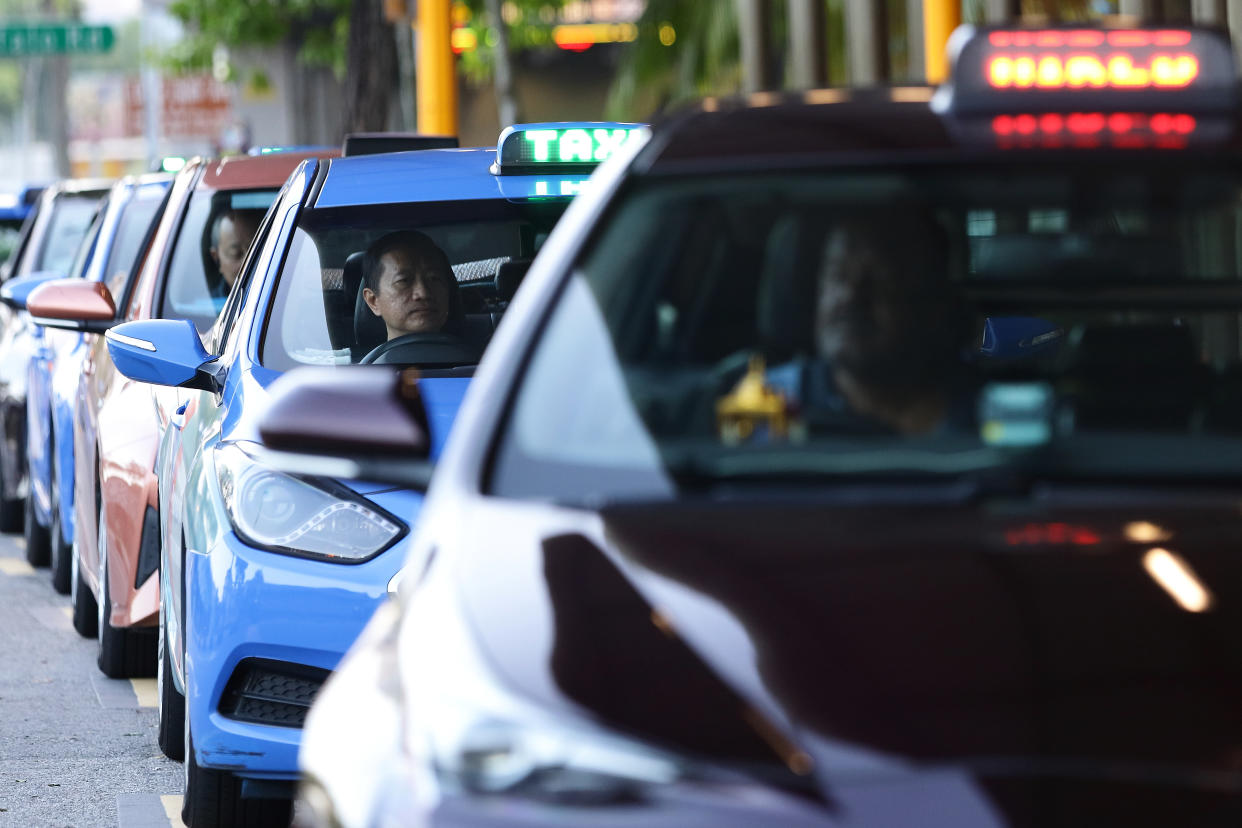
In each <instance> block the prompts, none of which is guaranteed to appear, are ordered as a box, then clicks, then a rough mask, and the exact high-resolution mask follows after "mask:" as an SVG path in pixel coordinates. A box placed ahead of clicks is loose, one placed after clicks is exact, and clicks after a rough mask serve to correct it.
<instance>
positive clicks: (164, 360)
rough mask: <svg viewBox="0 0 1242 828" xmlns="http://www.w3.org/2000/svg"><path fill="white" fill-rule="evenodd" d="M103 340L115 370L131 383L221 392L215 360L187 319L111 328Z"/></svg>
mask: <svg viewBox="0 0 1242 828" xmlns="http://www.w3.org/2000/svg"><path fill="white" fill-rule="evenodd" d="M104 339H105V340H107V343H108V354H109V355H110V356H111V357H112V363H113V364H114V365H115V366H116V369H117V370H118V371H120V372H121V373H122V374H124V375H125V376H127V377H129V378H130V379H132V380H138V381H139V382H149V383H152V384H153V385H168V386H180V387H182V388H200V389H202V390H204V391H218V390H219V388H220V381H219V375H218V373H217V370H216V368H217V366H216V365H215V357H214V356H212V355H211V354H209V353H207V349H206V348H204V347H203V341H202V340H201V339H199V336H198V329H197V328H195V327H194V323H193V322H191V321H189V320H188V319H144V320H142V321H140V322H126V323H125V324H123V325H117V326H116V327H114V328H110V329H109V330H108V331H107V333H105V334H104ZM209 363H210V364H209Z"/></svg>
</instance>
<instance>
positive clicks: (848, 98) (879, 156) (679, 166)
mask: <svg viewBox="0 0 1242 828" xmlns="http://www.w3.org/2000/svg"><path fill="white" fill-rule="evenodd" d="M931 98H932V90H931V89H930V88H928V87H892V88H881V89H815V90H808V91H805V92H800V93H756V94H753V95H749V96H742V97H736V98H724V99H717V98H707V99H705V100H703V101H702V102H700V103H699V104H698V105H696V106H694V107H692V108H689V109H686V110H683V111H681V112H679V113H676V114H675V115H673V116H670V117H669V118H667V119H666V120H664V121H663V122H661V123H659V124H657V125H655V127H654V128H653V133H654V134H653V137H652V140H651V142H650V143H649V144H648V146H647V147H645V148H644V149H643V151H642V152H641V153H640V155H639V157H638V159H636V162H635V170H636V171H637V172H640V173H652V174H666V173H667V174H678V173H694V172H710V171H713V170H718V171H719V170H738V171H741V170H748V169H780V168H786V169H788V168H796V167H799V166H808V165H830V166H832V165H841V164H851V165H856V164H867V163H874V162H885V161H887V162H893V161H903V160H910V161H914V160H919V159H923V160H931V159H935V160H944V161H955V160H956V161H963V160H977V159H980V158H983V157H989V156H990V157H994V158H1004V159H1007V160H1009V161H1013V160H1016V159H1018V155H1016V154H1015V152H1020V155H1021V158H1022V159H1023V160H1026V159H1029V158H1032V157H1035V156H1043V157H1045V158H1049V157H1052V156H1056V157H1058V158H1065V157H1066V156H1067V154H1068V155H1077V156H1078V157H1079V158H1088V157H1091V158H1096V159H1102V158H1103V157H1105V156H1107V157H1108V158H1109V159H1112V160H1116V159H1119V158H1135V157H1138V156H1139V155H1141V154H1142V153H1143V150H1134V149H1126V150H1117V149H1113V148H1110V147H1107V146H1103V147H1099V146H1096V147H1090V148H1075V147H1073V146H1072V145H1068V144H1067V145H1065V146H1060V147H1042V148H1041V147H1030V148H1022V149H1021V150H1019V151H1015V150H1013V149H1004V148H1001V147H999V146H998V144H997V142H996V139H995V136H994V135H993V134H992V132H991V131H990V123H991V116H978V115H975V116H970V115H957V114H954V113H952V112H938V111H936V108H935V107H933V105H932V104H931ZM1227 119H1228V120H1229V122H1230V126H1233V125H1234V124H1235V123H1236V122H1237V121H1238V113H1233V114H1231V115H1229V116H1228V118H1227ZM980 126H982V127H983V129H982V131H981V130H980V129H979V127H980ZM1234 133H1235V130H1233V129H1229V130H1224V131H1222V133H1221V137H1220V138H1218V139H1216V140H1211V139H1209V140H1198V141H1197V142H1195V143H1193V144H1190V145H1188V146H1187V147H1186V148H1185V149H1183V150H1181V151H1179V150H1169V149H1158V150H1151V151H1152V152H1157V153H1159V154H1160V155H1162V156H1163V157H1169V156H1170V154H1172V155H1178V154H1181V155H1184V156H1193V155H1199V156H1201V155H1203V154H1205V153H1206V154H1212V153H1221V152H1225V153H1236V152H1237V150H1238V139H1236V138H1235V137H1234Z"/></svg>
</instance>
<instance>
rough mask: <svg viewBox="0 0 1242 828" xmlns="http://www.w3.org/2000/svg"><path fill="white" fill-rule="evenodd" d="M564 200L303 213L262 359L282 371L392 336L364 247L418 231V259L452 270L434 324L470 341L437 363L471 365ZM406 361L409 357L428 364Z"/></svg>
mask: <svg viewBox="0 0 1242 828" xmlns="http://www.w3.org/2000/svg"><path fill="white" fill-rule="evenodd" d="M564 206H565V204H564V202H561V201H556V202H529V203H522V202H515V201H502V200H495V201H472V202H450V203H446V204H415V205H406V206H402V205H386V206H385V207H384V208H383V209H376V208H368V207H362V208H347V209H346V208H334V209H322V210H304V211H303V212H302V214H301V216H300V217H299V220H298V225H297V228H296V229H295V231H294V234H293V238H292V241H291V244H290V248H289V251H288V254H287V256H286V259H285V263H284V266H283V269H282V271H281V273H280V277H279V283H278V285H277V289H276V293H275V300H274V303H273V305H272V308H271V310H270V313H269V316H268V325H267V328H266V332H265V334H264V338H263V342H262V346H261V361H262V363H263V364H264V365H265V366H267V367H269V368H274V369H277V370H287V369H288V368H291V367H293V366H295V365H301V364H327V365H334V364H349V363H355V362H358V361H360V360H362V359H363V358H364V357H366V355H367V354H369V353H371V352H372V351H373V350H375V349H376V348H377V347H378V346H380V345H382V344H383V343H384V342H386V341H387V340H388V338H389V329H388V327H387V322H386V321H385V317H383V315H382V314H380V315H377V314H376V313H375V312H374V311H373V310H372V309H370V308H369V307H368V306H367V305H366V304H365V298H364V289H365V288H366V283H365V278H364V268H363V261H364V258H365V257H364V255H363V254H364V253H365V252H366V251H367V250H368V248H369V247H371V245H373V244H377V243H382V242H381V240H389V239H392V238H395V236H394V234H409V233H414V234H416V236H415V237H414V238H417V239H419V241H418V242H416V244H417V245H418V246H420V251H422V252H420V253H419V254H418V259H419V265H418V266H419V267H422V266H423V265H424V264H426V263H427V262H428V261H430V260H429V259H426V260H425V259H424V253H425V254H426V256H429V257H431V258H435V259H436V261H437V262H439V261H441V258H442V261H443V264H444V269H445V271H446V272H445V273H444V277H443V278H444V280H445V285H446V287H445V294H444V301H445V303H446V304H445V305H444V308H442V310H444V312H445V313H444V317H443V318H442V319H440V320H439V321H438V322H437V323H436V330H437V331H440V332H442V333H445V334H446V335H448V336H451V337H453V338H454V339H456V340H461V341H463V342H465V343H467V344H469V346H470V348H469V353H466V352H465V351H463V352H462V354H461V355H460V356H455V357H452V358H449V357H444V358H443V360H442V361H441V359H440V357H437V360H436V364H438V365H444V366H450V365H465V364H471V365H472V364H473V363H474V362H477V359H478V354H479V353H481V352H482V347H483V346H485V345H486V342H487V339H488V338H489V337H490V334H491V330H492V329H493V327H494V325H495V323H496V321H497V320H498V319H499V317H500V315H501V314H502V313H503V311H504V308H505V307H506V306H507V303H508V299H509V296H511V293H512V291H511V287H512V286H515V285H516V282H517V281H518V280H520V278H521V275H522V274H523V273H524V272H525V267H526V265H528V264H529V261H530V259H531V257H533V256H534V254H535V252H536V250H537V249H538V247H539V245H540V244H542V242H543V240H544V239H545V238H546V237H547V234H548V232H549V231H550V230H551V228H552V225H553V224H554V223H555V222H556V219H557V218H559V216H560V214H561V212H562V211H563V210H564ZM402 238H411V237H410V236H404V237H402ZM381 258H382V257H381ZM434 270H436V271H437V274H438V273H439V271H440V267H439V266H438V265H437V266H436V267H435V268H434ZM403 278H404V277H403ZM436 278H440V276H439V275H437V276H436ZM449 280H451V283H450V282H449ZM506 285H508V286H509V287H506ZM450 306H451V307H452V311H451V313H450V312H449V307H450ZM450 316H451V318H449V317H450ZM441 325H442V327H441ZM424 353H426V352H424ZM410 359H411V360H413V361H414V362H411V363H406V364H414V363H417V364H426V365H430V364H431V363H424V362H422V361H419V360H417V359H416V355H412V356H411V357H410ZM401 361H403V362H404V358H402V360H401Z"/></svg>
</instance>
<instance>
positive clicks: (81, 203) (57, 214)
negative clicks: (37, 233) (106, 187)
mask: <svg viewBox="0 0 1242 828" xmlns="http://www.w3.org/2000/svg"><path fill="white" fill-rule="evenodd" d="M98 204H99V195H97V194H94V195H81V196H78V195H62V196H60V197H59V198H57V199H56V201H55V202H54V203H53V207H52V217H51V220H50V223H49V225H48V229H47V234H46V235H45V236H44V237H43V246H42V247H41V248H40V249H39V251H38V253H37V255H36V256H35V260H34V263H33V264H32V266H31V267H30V269H29V271H28V272H30V273H36V272H39V271H49V272H52V273H60V274H62V275H63V274H68V273H69V267H70V265H71V264H72V263H73V257H74V255H75V254H76V253H77V251H78V245H79V244H81V242H82V239H83V238H85V237H86V231H87V229H88V228H89V227H90V224H91V219H92V218H94V216H95V208H96V206H97V205H98Z"/></svg>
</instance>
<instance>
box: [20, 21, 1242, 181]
mask: <svg viewBox="0 0 1242 828" xmlns="http://www.w3.org/2000/svg"><path fill="white" fill-rule="evenodd" d="M1117 14H1126V15H1133V16H1136V17H1142V18H1145V19H1148V20H1155V21H1163V22H1169V23H1174V22H1188V21H1196V22H1207V23H1216V24H1219V25H1227V24H1229V23H1230V22H1235V21H1242V2H1239V0H1060V2H1056V0H1046V1H1045V0H948V1H947V2H946V0H356V2H350V1H349V0H171V2H170V1H169V0H0V185H10V186H11V185H14V184H20V183H25V182H31V181H47V180H51V179H53V178H57V177H62V176H65V175H72V176H78V177H81V176H105V177H114V176H117V175H121V174H124V173H130V172H139V171H142V170H147V169H151V168H152V167H153V166H159V165H160V164H161V163H163V159H165V158H176V157H188V156H191V155H195V154H199V153H220V152H224V153H229V152H245V151H247V150H248V149H250V148H254V147H263V146H279V145H305V144H331V145H335V144H338V143H339V142H340V139H341V137H342V135H343V134H344V133H346V132H351V131H375V130H382V129H395V130H407V131H412V130H419V131H422V132H427V133H441V134H443V133H457V134H459V135H460V136H461V140H462V144H463V145H487V144H493V143H495V141H496V136H497V134H498V133H499V131H500V128H501V126H502V125H505V124H509V123H514V122H520V121H540V120H571V119H580V120H595V119H602V118H607V119H612V120H638V121H642V120H648V119H651V118H653V117H656V116H657V115H658V114H659V113H660V112H661V111H662V110H665V109H667V108H670V107H675V106H677V105H678V104H679V103H681V102H684V101H686V100H688V99H691V98H695V97H700V96H703V95H718V94H729V93H736V92H754V91H763V90H776V89H798V88H810V87H816V86H822V85H841V84H855V85H858V84H872V83H921V82H925V81H928V80H930V81H933V82H934V81H936V80H939V79H940V78H941V77H942V76H943V71H944V68H943V60H942V59H941V53H942V51H943V43H944V40H945V38H946V37H947V34H948V32H949V31H951V29H952V27H953V26H954V25H956V24H957V23H959V22H985V21H1011V20H1014V19H1016V18H1017V17H1019V16H1028V17H1041V18H1043V19H1045V20H1048V19H1051V20H1091V19H1099V18H1102V17H1105V16H1108V15H1117ZM167 163H168V164H169V165H175V163H176V162H175V161H169V162H167Z"/></svg>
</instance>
